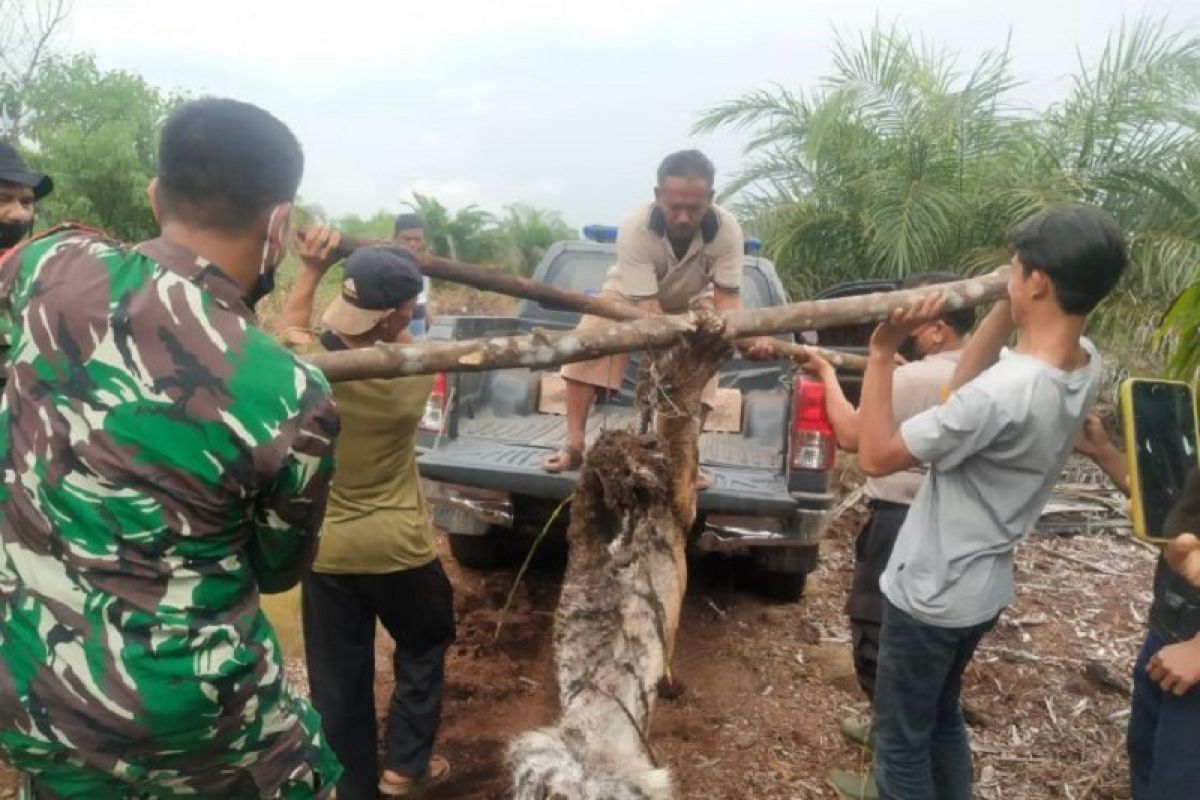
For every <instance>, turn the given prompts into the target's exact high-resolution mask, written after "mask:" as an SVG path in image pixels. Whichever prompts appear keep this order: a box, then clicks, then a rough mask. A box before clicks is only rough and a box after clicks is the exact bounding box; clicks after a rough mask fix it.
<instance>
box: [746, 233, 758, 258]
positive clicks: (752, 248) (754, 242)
mask: <svg viewBox="0 0 1200 800" xmlns="http://www.w3.org/2000/svg"><path fill="white" fill-rule="evenodd" d="M742 250H743V251H744V252H745V254H746V255H748V256H756V255H758V254H759V253H761V252H762V239H756V238H755V237H753V236H747V237H746V243H745V244H744V245H742Z"/></svg>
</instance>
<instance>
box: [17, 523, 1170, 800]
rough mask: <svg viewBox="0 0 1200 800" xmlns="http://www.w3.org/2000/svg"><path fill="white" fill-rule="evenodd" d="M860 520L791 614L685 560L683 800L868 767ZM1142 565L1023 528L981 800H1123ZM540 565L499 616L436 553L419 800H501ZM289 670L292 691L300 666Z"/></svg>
mask: <svg viewBox="0 0 1200 800" xmlns="http://www.w3.org/2000/svg"><path fill="white" fill-rule="evenodd" d="M863 514H864V511H863V510H862V509H861V508H858V507H856V508H851V509H850V510H848V511H847V512H846V513H845V514H844V515H843V516H842V518H841V519H840V520H839V521H838V522H837V524H836V525H835V526H834V529H833V530H832V531H831V533H830V535H829V538H828V541H827V542H826V544H825V546H824V547H823V553H822V556H823V558H822V562H823V563H822V566H821V568H820V570H819V571H818V572H817V573H816V574H815V575H814V576H813V578H812V580H811V581H810V584H809V588H808V591H807V594H806V597H805V598H804V600H803V601H802V602H801V603H799V604H795V605H775V604H771V603H768V602H766V601H763V600H760V599H758V598H757V597H755V596H754V595H753V594H752V593H750V592H748V591H746V587H745V586H744V585H743V583H742V581H741V580H740V578H739V576H738V574H737V570H736V569H732V568H731V566H730V564H729V563H728V562H726V561H725V560H724V559H720V558H709V559H705V560H695V561H693V563H692V575H691V586H690V588H689V592H688V597H687V600H686V602H685V605H684V609H683V621H682V625H681V628H680V630H681V633H680V639H679V643H678V653H677V656H676V662H675V665H674V674H675V676H676V678H677V679H678V680H680V681H682V683H683V684H684V686H685V692H684V694H683V696H682V697H680V698H678V699H676V700H672V701H661V702H660V704H659V706H658V709H657V712H656V716H655V719H654V724H653V728H652V732H651V742H652V744H653V746H654V749H655V751H656V754H657V757H658V759H659V760H660V762H661V763H663V764H664V765H666V766H668V767H669V768H670V769H671V772H672V773H673V775H674V777H675V780H676V783H677V786H678V789H679V796H681V797H687V798H712V799H713V800H724V799H725V798H728V799H729V800H733V798H738V799H739V800H740V799H741V798H756V799H757V800H774V799H775V798H778V799H779V800H783V799H784V798H788V799H793V798H795V799H797V800H798V799H801V798H832V797H834V796H835V795H834V794H833V792H832V790H830V789H828V788H827V787H826V785H825V778H824V775H825V771H826V769H828V768H829V767H834V766H837V767H842V768H846V769H857V768H863V769H865V768H866V767H867V766H868V760H867V758H866V757H865V755H864V754H863V752H862V751H861V750H858V749H856V748H854V747H852V746H850V745H848V744H846V743H845V742H844V741H843V740H842V738H841V736H840V734H839V731H838V721H839V719H841V718H842V717H843V716H845V715H847V714H855V713H862V712H863V711H865V702H864V700H863V698H862V695H861V694H860V692H859V691H858V688H857V685H856V683H855V680H854V676H853V670H852V667H851V662H850V647H849V630H848V627H847V625H846V621H845V618H844V616H843V614H842V610H841V609H842V604H843V602H844V599H845V593H846V591H847V588H848V586H849V582H850V575H851V563H852V554H853V550H852V541H853V536H854V533H855V532H856V531H857V529H858V525H859V524H860V521H861V519H862V517H863ZM1153 559H1154V557H1153V555H1152V554H1151V553H1150V552H1148V550H1147V549H1145V548H1144V547H1142V546H1140V545H1138V544H1136V543H1134V542H1133V541H1131V540H1130V539H1129V538H1128V536H1127V535H1125V534H1116V533H1106V532H1079V533H1077V535H1073V536H1060V535H1055V534H1035V535H1034V536H1033V537H1031V539H1030V540H1029V542H1028V543H1026V544H1025V545H1024V546H1022V547H1021V548H1020V549H1019V550H1018V558H1017V584H1018V601H1017V603H1016V605H1015V606H1014V607H1013V608H1011V609H1009V610H1008V611H1007V612H1006V613H1005V614H1004V616H1003V618H1002V621H1001V623H1000V624H999V625H998V626H997V628H996V629H995V630H994V631H993V632H992V633H991V634H990V635H989V636H988V637H987V639H985V641H984V643H983V645H982V647H981V650H980V653H979V655H978V656H977V658H976V661H975V663H974V665H973V666H972V667H971V668H970V670H969V671H968V673H967V680H966V687H965V690H964V699H965V703H966V706H967V709H968V718H969V720H970V721H971V723H972V728H971V734H972V744H973V748H974V752H975V755H976V758H975V767H976V776H977V784H976V796H977V797H979V798H983V800H1003V799H1004V798H1010V799H1013V798H1068V799H1069V800H1084V798H1088V799H1089V800H1101V799H1102V798H1105V799H1116V798H1128V797H1129V789H1128V775H1127V771H1128V770H1127V763H1126V760H1125V755H1124V748H1123V736H1124V730H1125V724H1126V721H1127V718H1128V708H1129V699H1128V696H1127V694H1125V692H1126V691H1127V683H1128V672H1129V669H1130V667H1131V665H1132V663H1133V659H1134V656H1135V654H1136V650H1137V647H1138V645H1139V643H1140V639H1141V635H1142V630H1143V626H1144V624H1145V615H1146V609H1147V608H1148V604H1149V601H1150V588H1151V574H1152V570H1153V563H1154V560H1153ZM548 562H549V563H547V564H540V565H535V567H534V568H533V569H532V570H531V571H530V572H529V573H528V574H527V575H526V577H525V579H524V581H523V582H522V584H521V585H520V586H519V587H518V589H517V591H516V595H515V602H514V604H513V607H512V608H511V610H510V611H509V612H507V613H504V612H502V609H503V607H504V602H505V598H506V596H507V594H508V592H509V590H510V588H511V585H512V581H513V578H514V576H515V573H516V570H515V568H514V569H504V570H498V571H495V572H489V573H480V572H476V571H472V570H465V569H460V568H459V567H458V566H457V565H456V564H455V563H454V561H453V559H452V558H451V557H450V556H449V555H448V554H447V555H446V563H447V566H448V568H449V570H450V572H451V576H452V579H453V581H454V583H455V587H456V590H457V598H456V604H457V611H458V619H459V629H458V630H459V638H458V643H457V644H456V645H455V647H454V648H453V650H452V652H451V655H450V660H449V665H448V686H447V696H446V706H445V719H444V725H443V729H442V736H441V744H440V747H439V750H440V752H442V753H444V754H445V755H446V756H447V757H448V758H449V759H450V761H451V762H452V764H453V770H454V772H453V780H452V781H451V782H450V783H449V784H447V785H445V786H443V787H442V788H440V789H439V790H438V791H437V792H436V793H431V794H429V795H427V796H428V797H431V798H462V799H464V800H467V799H477V800H485V799H486V800H491V799H492V798H505V797H507V796H508V780H507V776H506V774H505V772H504V768H503V763H502V762H503V754H504V748H505V745H506V742H507V741H508V740H509V739H510V738H511V737H512V736H514V735H515V734H518V733H520V732H522V731H525V730H527V729H529V728H531V727H534V726H538V725H543V724H546V723H549V722H551V721H552V720H553V718H554V716H555V713H556V704H557V701H556V698H555V686H554V679H553V672H552V651H551V642H550V633H551V627H552V623H553V611H554V606H555V603H556V600H557V591H558V580H559V576H560V570H561V565H560V564H556V563H555V561H554V559H553V558H550V559H548ZM501 620H503V622H504V625H503V628H502V630H501V633H500V635H499V638H498V639H497V638H496V625H497V623H498V622H500V621H501ZM290 666H291V669H289V673H291V674H292V675H293V677H294V678H295V679H297V681H298V682H301V683H302V682H303V680H304V676H303V665H302V664H301V663H299V662H296V663H294V664H291V665H290ZM378 667H379V669H378V673H377V678H376V689H377V696H378V697H379V699H380V710H381V712H382V709H383V704H384V702H385V701H386V698H387V694H388V692H389V691H390V689H391V677H390V643H389V642H387V641H386V637H381V640H380V647H379V658H378ZM12 786H13V780H12V776H11V773H10V774H9V775H7V776H4V775H0V797H4V796H11V792H12Z"/></svg>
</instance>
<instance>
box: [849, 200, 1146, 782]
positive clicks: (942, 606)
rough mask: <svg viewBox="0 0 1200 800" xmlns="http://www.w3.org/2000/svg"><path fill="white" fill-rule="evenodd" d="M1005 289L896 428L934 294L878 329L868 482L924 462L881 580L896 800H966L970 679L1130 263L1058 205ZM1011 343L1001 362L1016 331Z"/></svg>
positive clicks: (862, 454)
mask: <svg viewBox="0 0 1200 800" xmlns="http://www.w3.org/2000/svg"><path fill="white" fill-rule="evenodd" d="M1009 251H1010V253H1011V255H1012V264H1011V268H1010V270H1009V283H1008V294H1009V299H1008V300H1006V301H1003V302H1000V303H997V304H996V306H995V307H994V308H993V309H992V311H991V313H990V314H988V316H987V318H986V319H985V320H984V321H983V324H982V325H980V327H979V330H978V331H976V333H975V335H974V336H973V337H972V339H971V341H970V342H969V343H968V344H967V346H966V348H965V349H964V350H963V354H962V357H961V358H960V360H959V365H958V368H957V370H956V371H955V377H954V381H953V383H952V387H951V388H952V389H954V390H955V391H954V393H953V394H952V395H951V396H950V398H949V399H948V400H947V402H946V403H945V404H944V405H942V406H939V407H937V408H934V409H931V410H929V411H926V412H924V413H923V414H920V415H918V416H916V417H913V418H911V419H909V420H907V421H906V422H905V423H904V424H903V426H898V425H897V424H896V420H895V414H894V412H893V409H892V373H893V371H894V357H895V352H896V348H897V347H898V346H899V344H900V343H901V342H902V341H903V340H904V338H905V337H906V336H907V334H908V332H909V331H910V330H911V329H912V328H913V327H914V326H915V325H916V324H919V321H920V320H922V319H926V318H929V317H931V316H935V315H938V314H940V313H941V311H942V301H941V298H939V297H936V296H935V297H932V298H930V299H929V300H927V301H925V302H923V303H922V304H920V305H919V306H918V307H917V308H914V309H908V310H905V311H902V312H900V313H898V314H896V315H894V317H893V319H892V321H890V322H887V323H884V324H882V325H880V326H879V327H878V328H877V329H876V331H875V333H874V335H873V336H872V337H871V347H870V355H869V363H868V367H867V372H866V375H865V377H864V379H863V388H862V400H861V403H860V406H859V416H860V444H859V464H860V466H861V467H862V469H863V471H864V472H866V473H867V474H868V475H871V476H880V475H888V474H891V473H893V472H897V471H899V470H902V469H908V468H910V467H912V466H914V465H916V464H921V463H924V464H927V465H928V466H929V475H928V477H927V478H926V480H925V483H924V484H923V485H922V487H921V490H920V491H919V492H918V494H917V497H916V499H915V500H914V501H913V504H912V507H911V508H910V510H909V512H908V517H907V518H906V520H905V523H904V526H903V528H901V531H900V535H899V537H898V539H897V541H896V546H895V549H894V550H893V552H892V557H891V559H890V561H889V562H888V568H887V570H886V571H885V572H884V575H883V578H882V579H881V580H880V586H881V588H882V590H883V593H884V596H885V598H886V602H885V604H884V610H883V627H882V629H881V631H880V645H879V666H878V674H877V677H876V684H875V703H874V706H875V707H874V711H875V734H876V749H875V779H876V782H877V783H878V787H879V796H880V797H881V798H885V800H970V797H971V751H970V747H969V745H968V743H967V737H966V728H965V726H964V725H963V720H962V711H961V709H960V708H959V691H960V689H961V683H962V674H963V671H964V670H965V669H966V667H967V664H969V663H970V661H971V658H972V657H973V655H974V653H975V648H976V647H977V646H978V645H979V642H980V640H981V639H982V638H983V636H984V634H985V633H986V632H987V631H988V630H989V629H990V628H991V627H992V625H994V624H995V622H996V618H997V617H998V616H999V614H1000V612H1001V611H1002V610H1003V609H1004V608H1005V606H1007V605H1008V604H1009V603H1011V602H1012V598H1013V586H1012V580H1013V578H1012V551H1013V548H1014V547H1015V546H1016V545H1017V543H1018V542H1020V541H1021V540H1022V539H1023V538H1024V537H1025V536H1026V534H1028V533H1029V531H1030V529H1031V528H1032V527H1033V524H1034V522H1036V521H1037V518H1038V516H1039V514H1040V513H1041V510H1042V508H1043V506H1044V505H1045V502H1046V499H1047V497H1048V496H1049V494H1050V489H1051V487H1052V485H1053V483H1054V481H1055V480H1056V479H1057V477H1058V474H1059V472H1060V471H1061V469H1062V465H1063V463H1064V462H1065V461H1066V458H1067V456H1068V454H1069V453H1070V451H1071V446H1072V442H1073V440H1074V438H1075V435H1076V433H1078V431H1079V429H1080V427H1081V426H1082V424H1083V419H1084V416H1085V414H1086V413H1087V409H1088V408H1089V406H1090V404H1091V401H1092V399H1093V397H1094V395H1095V392H1096V388H1097V386H1098V382H1099V378H1100V357H1099V354H1098V353H1097V352H1096V349H1095V347H1093V346H1092V344H1091V342H1089V341H1088V340H1087V339H1085V338H1083V336H1082V332H1083V328H1084V324H1085V322H1086V319H1087V315H1088V313H1089V312H1091V311H1092V309H1093V308H1095V307H1096V305H1097V304H1098V303H1099V302H1100V301H1101V300H1102V299H1104V297H1105V296H1106V295H1107V294H1108V293H1109V292H1110V291H1111V290H1112V288H1113V286H1115V285H1116V283H1117V280H1118V279H1119V278H1120V276H1121V274H1122V273H1123V272H1124V270H1125V268H1126V265H1127V264H1128V256H1127V254H1126V250H1125V245H1124V241H1123V239H1122V236H1121V232H1120V230H1119V229H1118V227H1117V225H1116V223H1115V222H1114V221H1113V220H1112V219H1111V218H1110V217H1109V216H1108V215H1107V214H1105V213H1104V212H1102V211H1099V210H1098V209H1094V208H1086V207H1080V206H1068V207H1061V208H1051V209H1047V210H1046V211H1043V212H1041V213H1039V214H1037V215H1035V216H1033V217H1031V218H1030V219H1028V220H1026V221H1025V222H1024V223H1022V224H1021V225H1020V226H1019V227H1018V228H1017V229H1016V231H1014V233H1013V234H1012V237H1011V238H1010V241H1009ZM1014 328H1016V329H1017V330H1018V331H1019V337H1018V341H1017V345H1016V347H1015V349H1014V350H1013V351H1012V352H1011V353H1007V354H1005V356H1004V357H1003V358H1001V357H1000V355H1001V351H1002V349H1003V347H1004V345H1005V344H1006V343H1007V342H1008V340H1009V338H1010V336H1011V334H1012V331H1013V329H1014Z"/></svg>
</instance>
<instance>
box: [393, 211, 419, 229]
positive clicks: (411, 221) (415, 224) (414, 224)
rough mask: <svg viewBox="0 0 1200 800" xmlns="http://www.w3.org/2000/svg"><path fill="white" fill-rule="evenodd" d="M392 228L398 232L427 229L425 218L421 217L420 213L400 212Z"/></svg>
mask: <svg viewBox="0 0 1200 800" xmlns="http://www.w3.org/2000/svg"><path fill="white" fill-rule="evenodd" d="M392 230H393V231H395V232H396V233H399V232H400V231H413V230H420V231H423V230H425V220H423V219H422V218H421V215H420V214H399V215H397V217H396V223H395V225H394V227H393V228H392Z"/></svg>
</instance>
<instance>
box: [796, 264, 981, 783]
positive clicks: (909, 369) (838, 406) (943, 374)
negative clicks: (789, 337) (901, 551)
mask: <svg viewBox="0 0 1200 800" xmlns="http://www.w3.org/2000/svg"><path fill="white" fill-rule="evenodd" d="M959 278H960V276H958V275H955V274H953V273H949V272H928V273H922V274H919V275H913V276H910V277H909V278H908V279H907V280H905V281H904V284H903V288H905V289H913V288H916V287H918V286H928V285H930V284H936V283H947V282H950V281H956V280H959ZM974 326H975V311H974V309H963V310H960V311H954V312H951V313H949V314H947V315H946V316H944V317H942V318H941V319H938V320H934V321H932V322H928V323H925V324H924V325H922V326H921V327H919V328H918V329H917V330H916V331H914V332H913V335H912V338H911V339H910V340H909V346H908V348H907V351H908V352H906V353H905V355H907V356H909V357H910V358H912V359H914V360H912V361H910V362H909V363H907V364H905V365H904V366H902V367H900V368H899V369H897V370H896V372H895V376H894V382H893V384H892V406H893V409H894V412H895V415H896V421H897V423H900V422H902V421H904V420H906V419H908V418H909V417H915V416H916V415H917V414H920V413H921V412H922V411H925V410H926V409H928V408H932V407H934V406H936V405H939V404H941V402H942V401H943V399H944V397H943V394H944V393H946V392H948V390H949V386H950V381H951V379H952V378H953V377H954V368H955V367H956V366H957V365H958V357H959V355H960V354H961V352H962V347H963V345H964V344H965V343H966V337H967V334H968V333H970V331H971V328H973V327H974ZM805 369H807V370H809V371H810V372H813V373H815V374H816V375H817V376H818V377H820V378H821V381H822V383H824V384H825V404H826V407H827V409H828V412H829V421H830V423H831V424H832V426H833V431H834V434H835V435H836V436H837V440H838V446H839V447H841V448H842V449H843V450H847V451H849V452H857V450H858V410H857V409H856V408H854V406H853V405H851V403H850V401H849V400H847V399H846V396H845V394H843V393H842V389H841V386H840V385H839V384H838V380H837V375H836V374H835V372H834V369H833V367H832V366H831V365H830V364H829V362H827V361H825V360H823V359H820V358H814V359H813V360H812V361H811V362H809V363H808V364H806V365H805ZM925 473H926V468H925V467H924V466H920V467H913V468H912V469H908V470H904V471H902V472H897V473H895V474H893V475H888V476H887V477H883V478H868V479H867V484H866V489H865V491H866V495H867V499H868V502H869V504H870V508H871V515H870V517H868V518H867V521H866V524H864V525H863V528H862V530H861V531H860V532H859V534H858V538H857V539H856V540H855V544H854V579H853V583H852V584H851V587H850V596H849V597H848V598H847V600H846V613H847V615H849V617H850V629H851V633H852V647H853V650H854V671H855V674H856V675H857V677H858V683H859V686H861V687H862V690H863V692H865V693H866V695H867V697H871V698H873V697H874V694H875V669H876V664H877V661H878V656H879V628H880V625H881V623H882V621H883V595H882V593H881V592H880V589H879V578H880V576H881V575H882V574H883V571H884V569H885V568H886V567H887V562H888V558H889V557H890V556H891V554H892V547H893V546H894V545H895V543H896V536H897V534H898V533H899V532H900V526H901V525H903V524H904V518H905V516H906V515H907V514H908V507H909V506H910V505H911V504H912V501H913V499H914V498H915V497H916V496H917V490H918V489H920V488H921V483H922V482H923V481H924V480H925ZM842 732H843V734H844V735H845V736H846V738H848V739H850V740H851V741H852V742H854V743H856V744H860V745H864V746H867V747H870V746H871V743H872V741H871V735H870V729H869V726H868V725H863V724H860V723H858V722H857V721H855V720H851V719H848V720H845V721H843V723H842ZM829 781H830V783H831V784H833V786H834V787H835V788H836V789H837V790H838V792H839V794H840V796H841V797H843V798H852V799H853V800H865V799H867V798H872V797H876V796H877V795H876V794H875V787H874V781H873V780H872V779H871V778H870V777H869V776H866V775H854V774H851V773H848V772H843V771H842V770H831V771H830V773H829Z"/></svg>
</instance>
